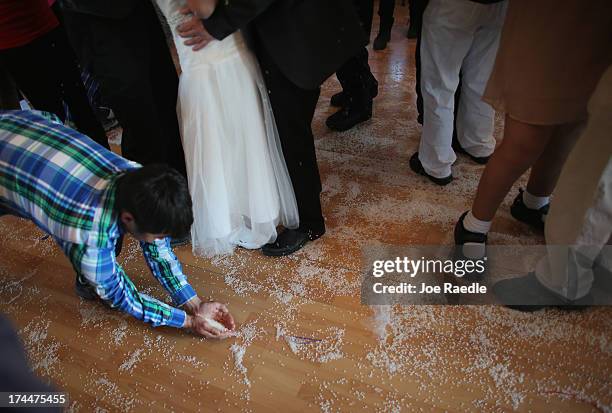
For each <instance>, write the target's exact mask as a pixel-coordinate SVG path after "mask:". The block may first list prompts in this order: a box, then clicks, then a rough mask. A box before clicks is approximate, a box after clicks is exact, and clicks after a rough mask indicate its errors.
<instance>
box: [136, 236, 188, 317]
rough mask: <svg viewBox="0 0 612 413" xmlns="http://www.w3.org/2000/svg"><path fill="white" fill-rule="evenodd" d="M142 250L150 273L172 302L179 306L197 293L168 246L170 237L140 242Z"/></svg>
mask: <svg viewBox="0 0 612 413" xmlns="http://www.w3.org/2000/svg"><path fill="white" fill-rule="evenodd" d="M140 246H141V247H142V252H143V254H144V258H145V261H146V262H147V265H148V266H149V269H150V270H151V273H153V275H154V276H155V278H157V280H158V281H159V283H160V284H161V285H162V286H163V287H164V288H165V289H166V291H168V293H169V294H170V296H171V297H172V300H173V301H174V304H175V305H176V306H181V305H183V304H185V303H186V302H187V301H189V300H191V299H192V298H193V297H195V296H196V295H197V294H196V292H195V290H194V289H193V287H192V286H191V285H190V284H189V282H188V281H187V277H185V274H183V268H182V267H181V263H180V262H179V260H178V258H177V257H176V255H175V254H174V252H173V251H172V247H171V246H170V238H163V239H158V240H155V242H152V243H146V242H141V243H140Z"/></svg>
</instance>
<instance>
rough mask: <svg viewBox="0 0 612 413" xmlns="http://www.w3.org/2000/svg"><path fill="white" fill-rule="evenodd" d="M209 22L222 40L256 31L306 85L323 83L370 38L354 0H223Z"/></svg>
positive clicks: (295, 79)
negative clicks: (239, 31) (356, 9)
mask: <svg viewBox="0 0 612 413" xmlns="http://www.w3.org/2000/svg"><path fill="white" fill-rule="evenodd" d="M204 26H205V27H206V29H207V30H208V32H209V33H210V34H211V35H212V36H213V37H215V38H216V39H219V40H221V39H223V38H225V37H226V36H228V35H230V34H232V33H234V32H235V31H237V30H243V31H245V32H247V36H248V35H249V33H248V32H251V33H250V34H251V35H253V36H256V37H257V39H258V42H259V44H261V46H262V47H265V48H266V51H267V52H268V54H269V55H270V56H271V57H272V59H273V60H274V62H275V63H276V65H277V66H278V67H279V68H280V70H281V72H282V73H283V74H284V75H285V76H286V77H287V78H288V79H289V80H291V81H292V82H293V83H294V84H296V85H297V86H299V87H301V88H304V89H314V88H317V87H319V86H320V85H321V83H323V81H325V79H327V78H328V77H329V76H330V75H331V74H333V73H334V72H335V71H336V70H337V69H338V68H339V67H340V66H341V65H342V64H343V63H344V62H346V61H347V60H348V59H349V58H350V57H352V56H354V55H355V54H357V52H358V51H359V49H360V48H362V47H364V45H365V43H366V40H365V34H364V33H363V30H362V29H361V26H360V24H359V20H358V17H357V14H356V12H355V10H354V7H353V6H352V3H351V1H350V0H219V3H218V5H217V8H216V10H215V12H214V13H213V15H212V16H211V17H210V18H209V19H207V20H204Z"/></svg>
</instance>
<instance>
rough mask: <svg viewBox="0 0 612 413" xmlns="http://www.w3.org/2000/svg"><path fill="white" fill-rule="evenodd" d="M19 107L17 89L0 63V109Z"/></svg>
mask: <svg viewBox="0 0 612 413" xmlns="http://www.w3.org/2000/svg"><path fill="white" fill-rule="evenodd" d="M12 109H19V90H17V85H15V81H14V80H13V78H12V77H11V75H10V74H9V72H7V71H6V69H5V68H4V67H3V66H2V65H1V64H0V110H12Z"/></svg>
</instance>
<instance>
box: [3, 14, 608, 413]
mask: <svg viewBox="0 0 612 413" xmlns="http://www.w3.org/2000/svg"><path fill="white" fill-rule="evenodd" d="M397 9H398V10H397V12H398V13H399V14H400V17H399V18H396V21H397V22H400V23H402V24H397V25H396V27H395V28H394V31H393V37H392V41H391V43H390V44H389V47H388V49H387V50H385V51H383V52H371V54H370V56H371V64H372V68H373V71H374V73H375V75H376V77H377V78H378V79H379V82H380V87H381V90H380V94H379V97H378V98H377V99H376V102H375V109H374V119H373V120H371V121H369V122H367V123H366V124H363V125H361V126H359V127H358V128H356V129H355V130H353V131H349V132H346V133H332V132H329V131H328V130H326V128H325V126H324V120H325V118H326V116H328V115H329V114H331V113H332V112H333V109H332V108H330V107H329V104H328V103H329V97H330V96H331V95H332V94H333V93H335V92H336V91H337V90H338V82H337V81H336V80H335V78H334V79H330V80H329V81H328V82H327V83H326V84H325V85H324V87H323V91H322V96H321V100H320V102H319V108H318V110H317V114H316V119H315V121H314V130H315V134H316V137H317V148H318V156H319V162H320V166H321V172H322V179H323V188H324V192H323V195H322V198H323V205H324V212H325V216H326V218H327V226H328V232H327V234H326V235H325V237H323V238H322V239H320V240H318V241H316V242H314V243H311V244H309V245H308V246H307V247H306V248H304V249H303V250H302V251H300V252H299V253H297V254H295V255H293V256H291V257H287V258H282V259H271V258H265V257H263V256H261V255H260V254H259V252H256V251H255V252H253V251H245V250H240V251H238V252H237V253H236V254H235V255H233V256H229V257H219V258H216V259H213V260H207V259H202V258H197V257H194V256H193V255H192V254H191V252H190V250H189V247H182V248H179V250H178V255H179V256H180V258H181V259H182V261H183V262H184V264H185V272H186V273H187V274H188V275H189V276H190V279H191V282H192V284H193V285H194V287H195V288H196V289H197V290H198V291H199V292H200V293H201V294H202V296H203V297H206V298H214V299H217V300H221V301H224V302H228V303H229V306H230V308H231V310H232V311H233V313H234V314H235V316H236V318H237V321H238V324H239V329H240V332H241V335H240V337H238V338H236V339H232V340H228V341H225V342H207V341H205V340H202V339H198V338H194V337H193V336H190V335H188V334H184V333H182V332H179V331H176V330H171V329H157V330H154V329H151V328H148V327H146V326H144V325H142V324H141V323H139V322H137V321H135V320H133V319H131V318H129V317H127V316H124V315H122V314H120V313H117V312H113V311H110V310H107V309H106V308H105V307H103V306H102V305H100V304H97V303H91V302H84V301H82V300H80V299H79V298H77V297H76V296H75V294H74V292H73V284H74V276H73V273H72V270H71V268H70V265H69V264H68V261H67V260H66V259H65V258H64V257H63V256H62V254H61V253H60V252H59V250H58V248H56V247H55V246H54V245H53V243H52V241H51V240H50V239H43V237H42V235H43V234H41V233H40V232H39V231H38V230H36V229H35V228H34V227H33V226H32V225H30V224H29V223H26V222H23V221H20V220H17V219H14V218H6V217H5V218H2V219H1V220H0V234H2V235H1V237H0V256H1V257H2V258H1V259H0V312H2V313H5V314H7V315H8V316H9V317H10V318H11V319H12V320H13V321H14V323H15V324H16V326H17V327H18V329H19V333H20V335H21V337H22V339H23V341H24V343H25V346H26V348H27V350H28V353H29V355H30V358H31V362H32V366H33V368H34V370H35V371H36V372H37V373H38V374H39V375H41V376H43V377H44V378H46V379H48V380H49V381H51V382H52V383H54V384H55V385H56V386H57V387H58V388H60V389H64V390H65V391H67V392H68V393H69V395H70V400H71V408H72V410H73V411H82V412H90V411H93V410H94V408H96V409H97V410H98V411H104V410H107V411H143V410H147V411H162V410H163V411H165V410H174V411H193V410H200V411H254V412H264V411H270V410H271V409H276V410H280V409H282V410H283V411H285V412H290V411H291V412H293V411H310V410H312V411H316V410H321V411H323V412H336V411H346V412H356V411H366V410H367V411H380V412H396V411H407V412H413V411H445V410H448V411H510V410H518V411H567V412H589V411H611V410H612V392H611V391H610V389H611V388H612V387H611V385H610V377H612V372H611V369H612V359H611V353H612V344H611V339H612V333H611V331H612V329H611V327H612V317H611V315H612V311H611V310H610V309H606V308H592V309H588V310H586V311H583V312H580V313H563V312H560V311H546V312H539V313H535V314H520V313H515V312H512V311H509V310H506V309H504V308H500V307H490V306H470V307H441V306H407V307H367V306H362V305H361V304H360V299H359V289H360V281H359V270H360V259H361V248H362V247H364V246H366V245H373V244H381V243H385V244H394V245H407V244H440V243H450V242H451V230H452V227H453V224H454V222H455V220H456V218H457V217H458V216H459V215H460V214H461V213H462V212H463V211H464V210H466V209H467V208H468V206H469V204H470V201H471V199H472V197H473V195H474V191H475V189H476V185H477V182H478V178H479V175H480V173H481V170H482V167H481V166H477V165H475V164H473V163H471V162H469V161H468V160H466V159H465V158H464V157H462V156H460V157H459V159H458V161H457V164H456V165H455V166H454V174H455V176H456V181H455V182H453V184H451V185H449V186H448V187H445V188H440V187H437V186H434V185H432V184H430V183H429V182H428V181H426V180H425V179H424V178H422V177H419V176H416V175H414V174H413V173H412V172H411V171H410V170H409V168H408V159H409V157H410V155H411V154H412V152H413V151H414V150H415V148H416V147H417V142H418V139H419V134H420V126H419V125H418V124H417V123H416V110H415V105H414V100H415V96H414V93H413V90H414V82H415V79H414V67H413V54H414V47H415V42H414V41H413V40H407V39H406V38H405V37H404V34H405V30H406V27H405V26H404V25H403V22H405V21H406V17H405V16H406V15H407V12H406V8H405V7H402V6H398V8H397ZM375 24H376V23H375ZM500 127H501V125H500V124H499V122H498V125H497V132H496V133H497V135H498V137H499V134H500V130H501V129H500ZM515 193H516V188H514V189H513V192H512V194H511V195H509V196H508V199H506V202H505V203H504V206H503V207H502V209H501V210H500V213H499V216H498V217H497V218H496V221H495V223H494V226H493V232H492V234H491V236H490V239H491V242H492V243H493V244H509V245H513V244H514V245H516V244H521V245H525V244H539V243H542V242H543V239H542V237H541V236H540V235H538V234H535V233H533V232H532V231H530V230H528V229H527V228H525V227H524V226H523V225H521V224H519V223H517V222H515V221H513V219H512V218H511V217H510V215H509V213H508V206H509V201H510V200H511V198H512V197H513V196H514V194H515ZM121 262H122V263H123V264H124V266H125V268H126V269H127V271H128V274H130V275H131V276H132V278H133V279H134V281H135V283H136V285H137V286H138V287H139V288H140V289H141V291H144V292H146V293H148V294H150V295H153V296H156V297H165V296H164V294H163V292H162V290H161V288H160V287H159V286H158V285H156V284H155V281H154V279H153V278H152V277H151V276H150V275H149V274H148V270H147V269H146V266H145V264H144V262H143V260H142V257H141V255H140V252H139V250H138V248H137V246H136V244H135V242H134V241H132V240H129V241H128V243H127V244H126V246H125V247H124V252H123V255H122V257H121Z"/></svg>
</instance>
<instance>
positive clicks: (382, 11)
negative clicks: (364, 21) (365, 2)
mask: <svg viewBox="0 0 612 413" xmlns="http://www.w3.org/2000/svg"><path fill="white" fill-rule="evenodd" d="M394 10H395V0H380V2H379V3H378V16H379V17H380V27H381V29H382V28H383V27H386V26H388V27H389V30H390V29H391V26H393V11H394Z"/></svg>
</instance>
